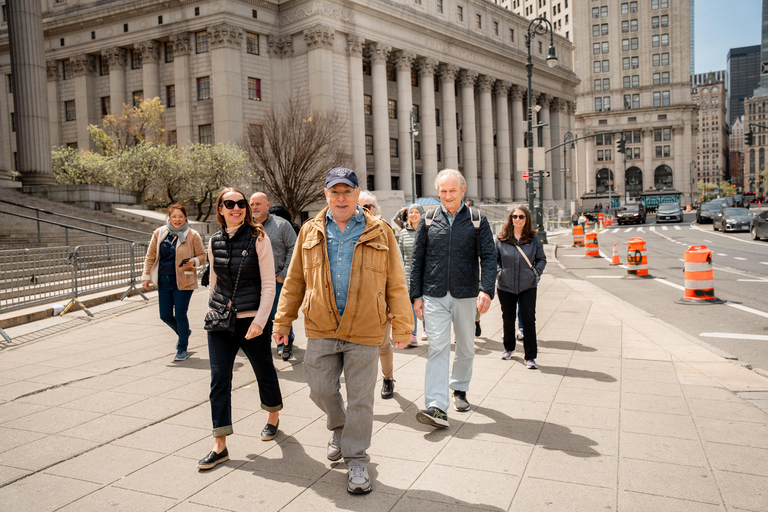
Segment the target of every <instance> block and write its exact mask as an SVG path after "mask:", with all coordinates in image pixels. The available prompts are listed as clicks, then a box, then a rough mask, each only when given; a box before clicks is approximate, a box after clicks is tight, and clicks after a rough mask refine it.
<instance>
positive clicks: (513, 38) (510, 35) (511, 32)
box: [509, 28, 515, 43]
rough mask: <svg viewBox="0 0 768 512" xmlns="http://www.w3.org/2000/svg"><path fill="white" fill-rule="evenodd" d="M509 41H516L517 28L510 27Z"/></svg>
mask: <svg viewBox="0 0 768 512" xmlns="http://www.w3.org/2000/svg"><path fill="white" fill-rule="evenodd" d="M509 42H510V43H514V42H515V29H513V28H511V29H509Z"/></svg>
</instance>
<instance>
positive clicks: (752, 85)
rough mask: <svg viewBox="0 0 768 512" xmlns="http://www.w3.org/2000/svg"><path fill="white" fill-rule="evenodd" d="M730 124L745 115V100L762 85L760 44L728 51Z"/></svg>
mask: <svg viewBox="0 0 768 512" xmlns="http://www.w3.org/2000/svg"><path fill="white" fill-rule="evenodd" d="M728 80H729V82H728V105H727V109H728V124H729V125H731V126H732V125H733V123H735V122H736V119H738V118H739V117H741V116H743V115H744V100H745V99H746V98H749V97H750V96H752V94H753V92H754V90H755V89H757V88H758V87H760V45H759V44H757V45H754V46H743V47H741V48H731V49H730V50H729V51H728Z"/></svg>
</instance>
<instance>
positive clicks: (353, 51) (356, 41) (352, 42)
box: [347, 34, 365, 57]
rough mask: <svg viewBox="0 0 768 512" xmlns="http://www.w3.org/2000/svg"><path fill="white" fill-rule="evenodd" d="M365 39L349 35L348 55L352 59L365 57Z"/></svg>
mask: <svg viewBox="0 0 768 512" xmlns="http://www.w3.org/2000/svg"><path fill="white" fill-rule="evenodd" d="M364 44H365V38H364V37H363V36H358V35H355V34H347V53H349V55H351V56H352V57H362V56H363V45H364Z"/></svg>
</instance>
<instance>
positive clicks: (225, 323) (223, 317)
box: [203, 231, 256, 332]
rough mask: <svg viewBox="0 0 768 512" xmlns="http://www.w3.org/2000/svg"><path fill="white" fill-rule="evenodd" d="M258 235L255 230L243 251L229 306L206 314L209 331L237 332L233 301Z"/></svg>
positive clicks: (206, 327) (206, 324) (205, 327)
mask: <svg viewBox="0 0 768 512" xmlns="http://www.w3.org/2000/svg"><path fill="white" fill-rule="evenodd" d="M255 237H256V232H255V231H254V233H253V237H251V240H250V241H249V242H248V246H247V247H246V248H245V250H244V251H243V259H242V260H241V261H240V268H238V269H237V279H235V287H234V288H233V289H232V297H230V298H229V302H227V306H226V307H225V308H224V311H219V310H216V309H214V310H213V311H209V312H208V313H206V314H205V325H204V326H203V328H204V329H205V330H206V331H208V332H225V331H228V332H235V320H236V318H237V312H236V311H234V310H233V309H232V308H231V306H232V303H233V301H234V300H235V293H237V285H238V283H239V282H240V271H242V270H243V263H245V258H246V257H247V256H248V251H250V250H251V245H252V243H253V238H255Z"/></svg>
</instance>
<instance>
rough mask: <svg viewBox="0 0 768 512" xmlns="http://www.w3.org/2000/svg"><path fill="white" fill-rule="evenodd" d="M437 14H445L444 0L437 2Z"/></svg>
mask: <svg viewBox="0 0 768 512" xmlns="http://www.w3.org/2000/svg"><path fill="white" fill-rule="evenodd" d="M437 12H438V13H440V14H443V0H437Z"/></svg>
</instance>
